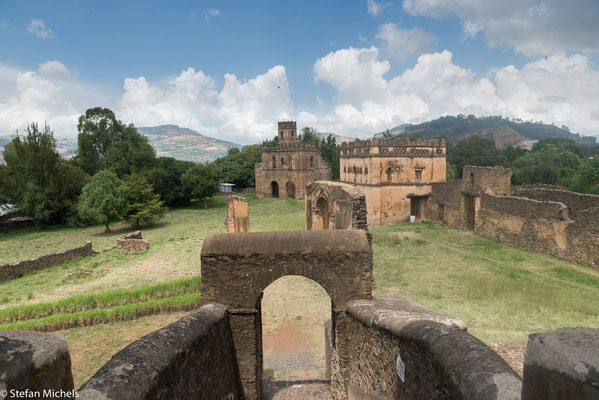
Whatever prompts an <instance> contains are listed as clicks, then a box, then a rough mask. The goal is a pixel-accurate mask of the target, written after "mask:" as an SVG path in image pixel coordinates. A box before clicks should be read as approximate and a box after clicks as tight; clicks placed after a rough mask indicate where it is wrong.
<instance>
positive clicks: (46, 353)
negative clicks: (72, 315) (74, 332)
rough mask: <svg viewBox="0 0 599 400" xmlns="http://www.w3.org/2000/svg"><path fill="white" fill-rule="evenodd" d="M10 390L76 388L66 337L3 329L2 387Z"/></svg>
mask: <svg viewBox="0 0 599 400" xmlns="http://www.w3.org/2000/svg"><path fill="white" fill-rule="evenodd" d="M11 389H15V390H20V391H24V390H26V389H29V390H30V391H33V392H39V393H42V392H43V390H44V389H46V390H54V391H59V390H63V391H70V390H73V375H72V374H71V356H70V355H69V347H68V345H67V340H66V338H65V337H64V336H62V335H56V334H53V333H42V332H30V331H0V390H6V391H8V392H9V394H10V390H11ZM7 398H13V397H10V396H8V397H7ZM44 398H45V397H44Z"/></svg>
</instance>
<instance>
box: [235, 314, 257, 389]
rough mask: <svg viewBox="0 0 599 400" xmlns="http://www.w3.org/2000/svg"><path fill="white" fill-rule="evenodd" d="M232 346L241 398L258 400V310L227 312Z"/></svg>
mask: <svg viewBox="0 0 599 400" xmlns="http://www.w3.org/2000/svg"><path fill="white" fill-rule="evenodd" d="M229 318H230V321H231V331H232V332H233V344H234V346H235V355H236V356H237V365H238V366H239V377H240V380H241V387H242V389H243V396H244V399H246V400H260V397H259V396H261V395H262V315H261V312H260V310H254V311H247V312H246V311H242V312H239V311H237V312H236V311H229Z"/></svg>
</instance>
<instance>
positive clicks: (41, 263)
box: [0, 241, 94, 282]
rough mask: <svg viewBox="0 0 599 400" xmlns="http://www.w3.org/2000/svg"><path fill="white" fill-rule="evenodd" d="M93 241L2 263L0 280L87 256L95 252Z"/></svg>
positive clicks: (15, 277)
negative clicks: (28, 258)
mask: <svg viewBox="0 0 599 400" xmlns="http://www.w3.org/2000/svg"><path fill="white" fill-rule="evenodd" d="M93 253H94V251H93V250H92V242H90V241H87V242H85V243H84V244H83V245H81V246H79V247H75V248H74V249H69V250H65V251H61V252H60V253H52V254H46V255H43V256H41V257H38V258H36V259H34V260H25V261H21V262H18V263H16V264H4V265H0V282H6V281H9V280H11V279H17V278H20V277H22V276H23V275H24V274H26V273H27V272H31V271H39V270H42V269H46V268H50V267H52V266H54V265H56V264H60V263H63V262H65V261H69V260H72V259H74V258H77V257H87V256H89V255H91V254H93Z"/></svg>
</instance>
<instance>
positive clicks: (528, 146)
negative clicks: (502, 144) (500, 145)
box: [516, 139, 538, 150]
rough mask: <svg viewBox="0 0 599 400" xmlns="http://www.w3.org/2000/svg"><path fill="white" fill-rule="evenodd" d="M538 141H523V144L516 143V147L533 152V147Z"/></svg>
mask: <svg viewBox="0 0 599 400" xmlns="http://www.w3.org/2000/svg"><path fill="white" fill-rule="evenodd" d="M537 142H538V140H532V139H531V140H523V141H521V142H518V143H516V147H519V148H521V149H526V150H532V146H534V144H535V143H537Z"/></svg>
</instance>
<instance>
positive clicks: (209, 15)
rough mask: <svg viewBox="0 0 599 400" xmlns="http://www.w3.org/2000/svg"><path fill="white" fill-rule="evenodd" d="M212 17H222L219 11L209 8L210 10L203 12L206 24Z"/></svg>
mask: <svg viewBox="0 0 599 400" xmlns="http://www.w3.org/2000/svg"><path fill="white" fill-rule="evenodd" d="M212 17H222V14H221V12H220V10H217V9H214V8H211V9H210V10H207V11H204V19H205V20H206V22H208V19H210V18H212Z"/></svg>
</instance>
